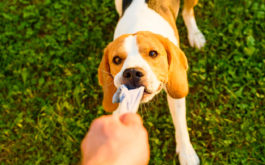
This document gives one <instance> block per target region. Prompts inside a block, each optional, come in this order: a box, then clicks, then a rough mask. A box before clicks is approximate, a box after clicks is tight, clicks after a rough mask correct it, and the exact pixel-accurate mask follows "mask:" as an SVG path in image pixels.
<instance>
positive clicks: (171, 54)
mask: <svg viewBox="0 0 265 165" xmlns="http://www.w3.org/2000/svg"><path fill="white" fill-rule="evenodd" d="M163 44H164V47H165V49H166V52H167V58H168V66H169V69H168V81H167V84H166V88H167V92H168V94H169V95H170V96H171V97H172V98H183V97H185V96H187V94H188V92H189V86H188V79H187V70H188V61H187V58H186V56H185V54H184V53H183V52H182V51H181V50H180V48H178V47H177V46H175V45H174V44H173V43H172V42H171V41H169V40H168V39H166V38H164V39H163Z"/></svg>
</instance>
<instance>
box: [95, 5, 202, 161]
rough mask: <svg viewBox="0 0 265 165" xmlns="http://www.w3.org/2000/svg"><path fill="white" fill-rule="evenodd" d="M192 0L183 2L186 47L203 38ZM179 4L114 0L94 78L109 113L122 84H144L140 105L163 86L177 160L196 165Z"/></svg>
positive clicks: (199, 45) (135, 86)
mask: <svg viewBox="0 0 265 165" xmlns="http://www.w3.org/2000/svg"><path fill="white" fill-rule="evenodd" d="M197 2H198V0H185V1H184V8H183V12H182V16H183V18H184V22H185V25H186V27H187V29H188V39H189V42H190V45H191V46H193V47H197V48H201V47H203V46H204V44H205V38H204V36H203V34H202V33H201V32H200V30H199V29H198V27H197V25H196V21H195V17H194V10H193V7H194V6H195V5H196V4H197ZM179 4H180V0H115V6H116V10H117V12H118V13H119V15H120V19H119V22H118V24H117V26H116V29H115V33H114V40H113V42H111V43H110V44H109V45H108V46H107V47H106V48H105V50H104V55H103V57H102V61H101V63H100V66H99V69H98V79H99V83H100V85H101V86H102V87H103V92H104V96H103V107H104V109H105V110H106V111H108V112H113V111H115V112H119V111H120V109H119V104H117V103H115V104H113V103H112V97H113V95H114V93H115V92H116V90H117V88H119V86H120V85H122V84H124V85H126V86H127V87H128V88H131V89H134V88H138V87H140V86H144V88H145V89H144V94H143V98H142V100H141V102H142V103H144V102H148V101H150V100H151V99H152V98H153V97H154V96H155V95H156V94H158V93H159V92H160V91H161V90H162V89H165V90H166V92H167V101H168V105H169V109H170V113H171V115H172V119H173V123H174V126H175V137H176V143H177V147H176V152H177V153H178V154H179V160H180V163H181V164H182V165H186V164H189V165H193V164H199V158H198V156H197V154H196V152H195V150H194V149H193V147H192V145H191V142H190V138H189V134H188V129H187V124H186V105H185V96H186V95H187V94H188V89H189V88H188V80H187V69H188V62H187V59H186V56H185V54H184V53H183V51H182V50H181V49H180V48H179V35H178V30H177V27H176V24H175V21H176V18H177V16H178V11H179Z"/></svg>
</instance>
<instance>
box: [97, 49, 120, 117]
mask: <svg viewBox="0 0 265 165" xmlns="http://www.w3.org/2000/svg"><path fill="white" fill-rule="evenodd" d="M98 81H99V84H100V85H101V86H102V88H103V102H102V103H103V107H104V110H105V111H107V112H113V111H114V110H116V109H117V108H118V104H117V103H115V104H113V103H112V97H113V95H114V93H115V92H116V90H117V88H116V87H115V86H114V80H113V77H112V75H111V73H110V67H109V62H108V48H106V49H105V50H104V55H103V57H102V60H101V62H100V65H99V68H98Z"/></svg>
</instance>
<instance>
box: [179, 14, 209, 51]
mask: <svg viewBox="0 0 265 165" xmlns="http://www.w3.org/2000/svg"><path fill="white" fill-rule="evenodd" d="M182 16H183V19H184V22H185V25H186V27H187V29H188V39H189V43H190V46H192V47H196V48H198V49H200V48H202V47H203V46H204V45H205V43H206V40H205V38H204V36H203V34H202V32H201V31H200V30H199V28H198V26H197V24H196V20H195V17H194V15H193V14H191V13H189V12H187V11H185V10H184V11H183V12H182Z"/></svg>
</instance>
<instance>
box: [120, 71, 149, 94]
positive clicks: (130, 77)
mask: <svg viewBox="0 0 265 165" xmlns="http://www.w3.org/2000/svg"><path fill="white" fill-rule="evenodd" d="M143 77H144V73H143V70H142V69H140V68H129V69H126V70H125V71H124V72H123V79H124V81H125V82H124V84H125V85H126V86H127V87H128V88H131V89H134V88H137V87H140V86H141V79H142V78H143Z"/></svg>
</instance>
